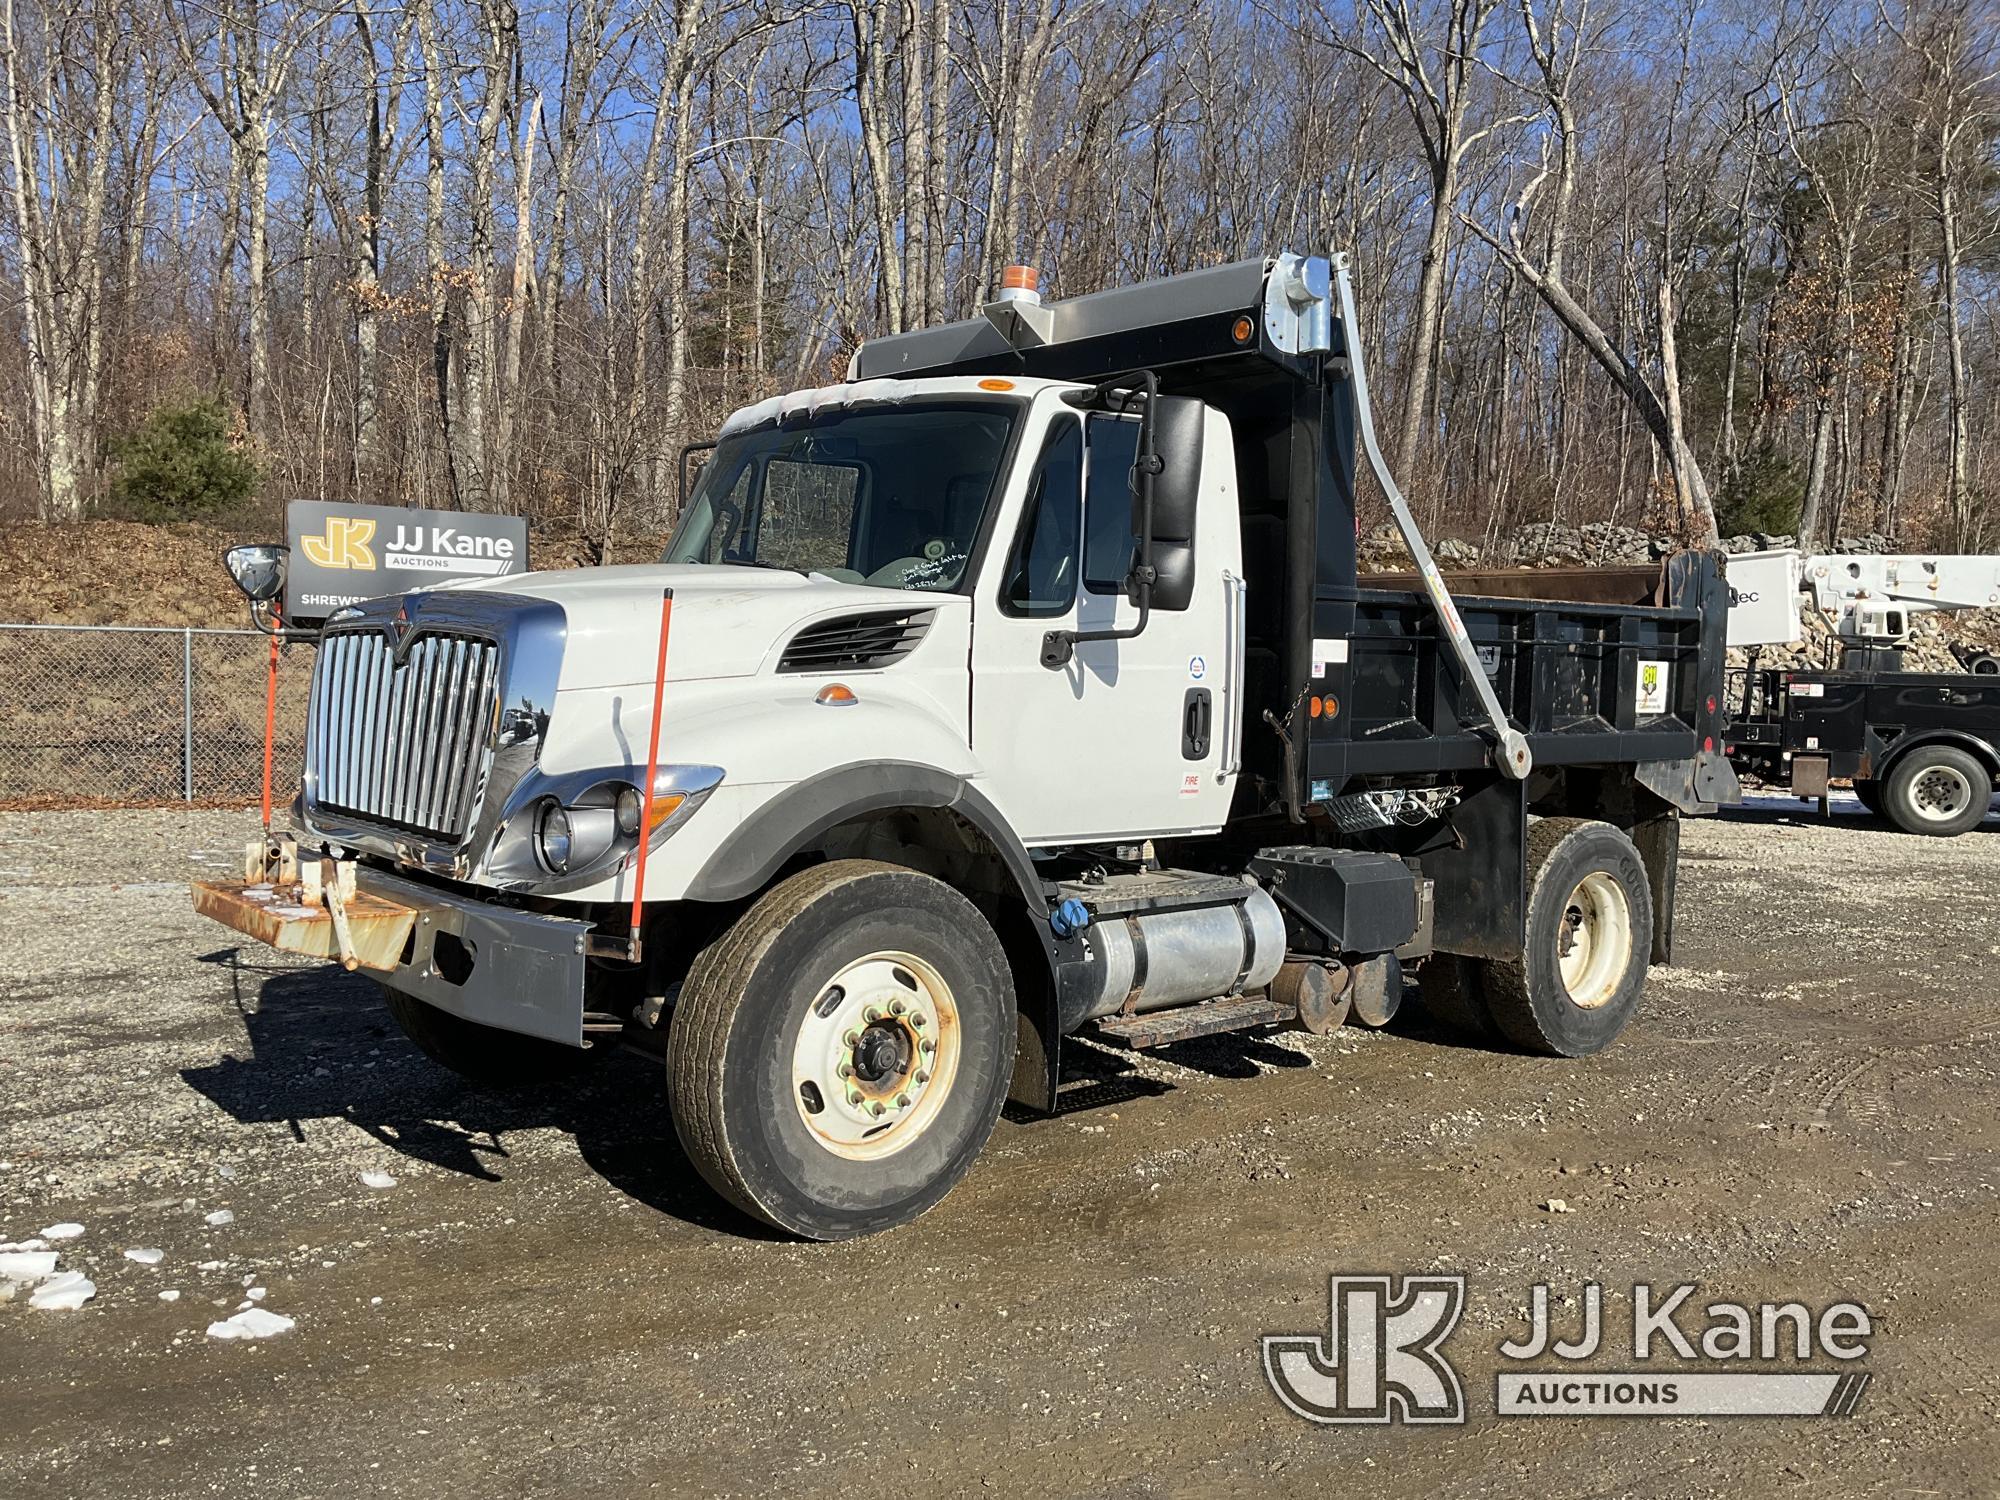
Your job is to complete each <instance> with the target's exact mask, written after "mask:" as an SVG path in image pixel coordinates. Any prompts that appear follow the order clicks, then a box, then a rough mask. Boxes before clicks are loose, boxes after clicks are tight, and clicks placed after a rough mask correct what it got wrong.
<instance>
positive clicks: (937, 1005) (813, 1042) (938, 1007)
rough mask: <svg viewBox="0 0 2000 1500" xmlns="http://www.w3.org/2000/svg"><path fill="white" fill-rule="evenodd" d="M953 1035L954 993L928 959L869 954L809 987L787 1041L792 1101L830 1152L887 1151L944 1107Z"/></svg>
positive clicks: (850, 1155)
mask: <svg viewBox="0 0 2000 1500" xmlns="http://www.w3.org/2000/svg"><path fill="white" fill-rule="evenodd" d="M960 1040H961V1028H960V1025H959V1014H958V1002H957V1000H956V998H955V997H954V996H953V994H952V991H951V986H950V985H948V984H946V983H945V981H944V977H943V976H942V975H941V974H939V973H938V971H937V969H936V968H935V967H934V966H932V965H931V964H928V963H926V962H925V961H924V960H923V959H921V958H918V957H917V956H916V955H914V954H911V953H902V952H882V953H871V954H869V955H867V957H865V958H858V959H855V960H854V961H853V962H852V963H849V964H847V965H846V966H845V967H843V968H842V969H841V970H840V971H839V972H838V973H836V974H835V975H833V976H832V977H831V978H830V979H829V980H828V981H827V982H826V983H825V984H822V985H821V986H819V988H818V989H817V990H815V991H814V992H813V998H812V1001H811V1004H810V1005H809V1006H808V1007H807V1010H806V1014H805V1018H804V1020H803V1021H802V1022H801V1023H800V1026H799V1035H798V1040H797V1042H796V1043H795V1044H794V1045H793V1048H792V1102H793V1104H794V1106H795V1107H796V1108H797V1109H798V1112H799V1118H800V1119H801V1120H803V1121H804V1122H805V1126H806V1129H807V1130H809V1131H811V1132H812V1135H813V1138H814V1139H815V1140H816V1141H818V1142H819V1144H820V1145H821V1146H823V1147H824V1148H825V1149H826V1150H828V1151H830V1152H832V1153H833V1154H834V1155H836V1156H841V1157H845V1158H847V1159H848V1160H850V1161H878V1160H880V1159H881V1158H883V1157H885V1156H893V1155H894V1154H895V1153H896V1152H898V1151H901V1150H904V1149H905V1148H907V1147H908V1146H910V1145H912V1144H914V1143H915V1142H916V1140H917V1139H918V1138H919V1137H921V1136H922V1135H923V1134H924V1133H925V1132H926V1131H927V1130H929V1129H930V1127H931V1125H932V1124H933V1123H935V1121H936V1120H937V1117H938V1114H939V1112H940V1111H941V1110H942V1109H943V1108H944V1104H945V1101H946V1100H947V1099H948V1098H949V1097H950V1094H951V1088H952V1084H953V1083H954V1082H955V1081H956V1079H957V1076H958V1062H959V1053H960V1050H961V1049H960Z"/></svg>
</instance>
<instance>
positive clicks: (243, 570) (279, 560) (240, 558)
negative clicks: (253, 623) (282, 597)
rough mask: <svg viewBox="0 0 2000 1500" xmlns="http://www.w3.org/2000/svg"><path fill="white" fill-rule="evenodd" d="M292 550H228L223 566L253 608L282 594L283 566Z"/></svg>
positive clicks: (267, 547) (261, 546) (258, 547)
mask: <svg viewBox="0 0 2000 1500" xmlns="http://www.w3.org/2000/svg"><path fill="white" fill-rule="evenodd" d="M291 555H292V549H291V548H289V547H277V546H271V545H267V544H259V545H255V546H243V547H231V548H230V549H229V550H228V551H227V552H225V553H223V554H222V565H223V566H224V567H226V568H227V569H229V576H230V577H231V578H233V579H235V580H236V586H237V587H238V588H239V589H241V590H243V595H244V597H245V598H247V599H248V600H249V601H250V602H251V603H252V604H267V603H269V602H270V601H271V600H273V599H275V598H277V597H278V595H279V594H281V593H283V592H284V590H285V565H286V563H287V562H288V561H289V560H290V558H291Z"/></svg>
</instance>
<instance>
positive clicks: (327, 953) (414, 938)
mask: <svg viewBox="0 0 2000 1500" xmlns="http://www.w3.org/2000/svg"><path fill="white" fill-rule="evenodd" d="M357 875H358V878H357V880H356V887H357V888H356V890H355V892H354V894H353V895H352V896H349V897H347V898H346V902H345V906H346V916H347V922H348V928H349V951H350V952H351V954H352V955H353V956H354V957H355V958H356V959H357V960H358V961H359V964H360V966H361V967H362V968H364V969H366V970H368V971H369V972H370V973H371V975H372V976H373V977H374V978H376V979H378V980H380V981H381V982H382V983H383V984H385V985H387V986H389V988H391V989H394V990H400V991H402V992H403V993H404V994H406V995H411V996H414V997H415V998H417V999H419V1000H422V1001H424V1002H425V1003H426V1004H429V1005H435V1006H436V1007H437V1008H438V1009H439V1010H444V1011H449V1012H450V1013H451V1014H453V1015H455V1016H462V1017H463V1018H464V1019H466V1020H468V1021H475V1022H477V1023H478V1024H480V1025H482V1026H492V1027H496V1028H498V1029H499V1030H502V1031H516V1032H520V1033H522V1034H523V1035H526V1036H539V1037H545V1038H547V1039H548V1040H550V1041H554V1042H563V1043H565V1044H567V1045H569V1046H572V1047H581V1046H582V1045H583V1041H584V1036H583V991H584V977H585V973H586V971H587V968H588V964H589V960H588V959H587V958H586V957H585V954H584V939H585V938H586V936H587V935H588V934H589V932H590V930H591V924H590V923H589V922H585V921H578V920H575V919H573V918H569V917H556V916H549V915H546V914H544V913H541V912H531V911H522V910H520V909H519V908H517V907H508V906H499V905H495V904H493V903H490V902H486V901H481V900H478V899H476V898H474V897H471V896H466V895H461V894H460V893H459V892H457V891H454V890H448V889H445V888H443V887H440V886H433V885H427V884H422V883H419V882H417V881H414V880H405V879H403V878H402V877H400V876H397V875H391V874H388V873H387V872H385V871H382V870H376V869H370V868H368V867H365V866H364V867H362V868H361V869H360V870H359V871H358V872H357ZM194 906H195V910H196V911H198V912H200V913H201V914H202V915H203V916H207V917H213V918H214V919H215V920H216V921H218V922H221V923H222V924H223V925H224V926H227V927H233V928H234V929H236V931H238V932H241V933H243V934H245V935H246V936H248V937H253V938H255V939H257V941H258V942H260V943H267V944H269V945H270V946H271V947H273V948H276V949H278V950H279V951H280V952H283V953H297V954H302V955H304V956H305V957H308V958H326V959H332V960H334V961H335V962H338V961H339V958H340V951H341V950H340V944H339V940H338V938H337V936H336V935H335V932H334V923H333V918H332V914H331V913H330V912H329V911H328V910H327V909H326V908H325V907H324V906H308V905H306V904H304V902H302V901H299V900H297V899H296V892H295V888H294V887H291V886H283V885H270V884H261V883H259V884H250V883H246V882H242V881H197V882H196V883H195V886H194Z"/></svg>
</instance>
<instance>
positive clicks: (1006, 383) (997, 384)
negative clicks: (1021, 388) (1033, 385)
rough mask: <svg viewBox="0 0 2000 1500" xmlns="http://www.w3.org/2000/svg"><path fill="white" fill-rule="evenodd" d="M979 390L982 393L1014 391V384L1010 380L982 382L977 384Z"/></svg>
mask: <svg viewBox="0 0 2000 1500" xmlns="http://www.w3.org/2000/svg"><path fill="white" fill-rule="evenodd" d="M979 388H980V389H981V390H982V391H1011V390H1013V389H1014V382H1013V381H1011V380H982V381H980V382H979Z"/></svg>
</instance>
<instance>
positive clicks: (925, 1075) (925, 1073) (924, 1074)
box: [917, 1068, 931, 1083]
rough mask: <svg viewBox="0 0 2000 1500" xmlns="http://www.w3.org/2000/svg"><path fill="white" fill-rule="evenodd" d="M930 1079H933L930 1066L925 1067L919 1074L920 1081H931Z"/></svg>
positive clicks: (918, 1080) (918, 1079)
mask: <svg viewBox="0 0 2000 1500" xmlns="http://www.w3.org/2000/svg"><path fill="white" fill-rule="evenodd" d="M930 1081H931V1070H930V1069H929V1068H924V1069H922V1070H920V1071H919V1072H918V1074H917V1082H918V1083H929V1082H930Z"/></svg>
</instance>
